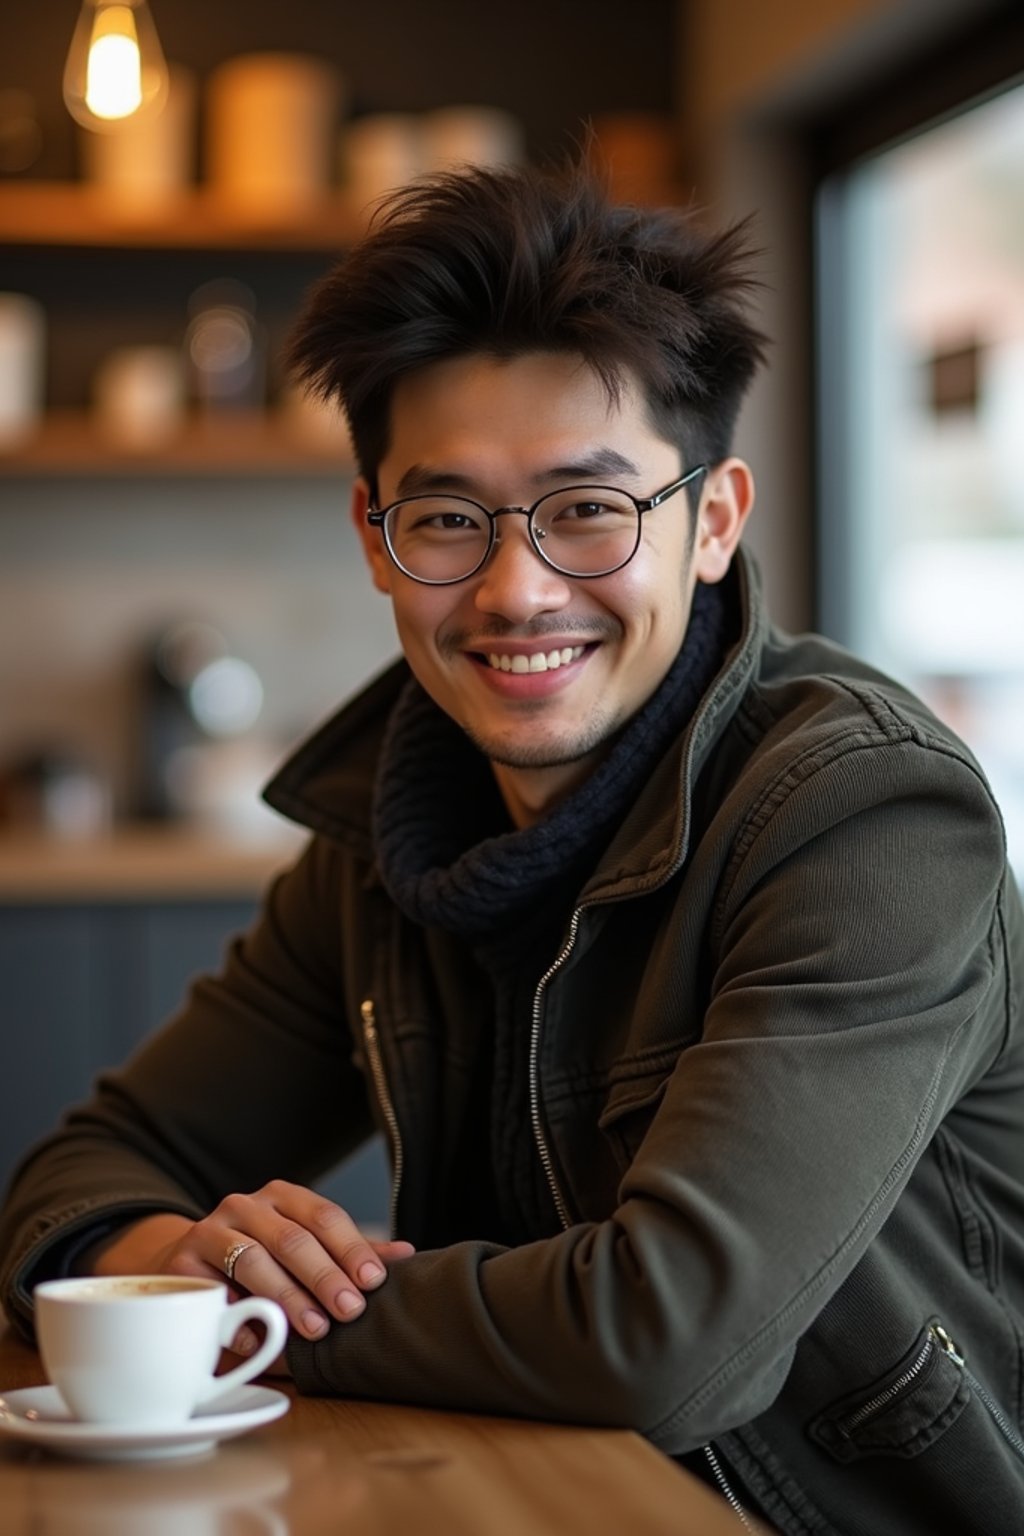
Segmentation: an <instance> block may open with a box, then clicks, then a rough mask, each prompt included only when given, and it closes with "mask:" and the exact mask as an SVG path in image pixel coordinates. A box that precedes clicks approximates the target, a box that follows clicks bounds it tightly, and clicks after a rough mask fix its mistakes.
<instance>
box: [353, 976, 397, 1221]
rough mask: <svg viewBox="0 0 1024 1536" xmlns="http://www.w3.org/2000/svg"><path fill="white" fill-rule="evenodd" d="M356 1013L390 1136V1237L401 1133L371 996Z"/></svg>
mask: <svg viewBox="0 0 1024 1536" xmlns="http://www.w3.org/2000/svg"><path fill="white" fill-rule="evenodd" d="M359 1012H360V1014H361V1015H362V1020H363V1039H364V1040H365V1041H366V1054H367V1056H368V1057H369V1059H370V1072H371V1074H372V1076H373V1085H374V1087H375V1088H376V1090H377V1101H378V1103H379V1104H380V1107H381V1111H382V1113H383V1115H384V1120H385V1123H386V1124H387V1128H388V1134H389V1136H390V1137H391V1156H392V1159H393V1170H392V1177H391V1199H390V1202H389V1206H388V1218H389V1222H390V1226H391V1236H392V1237H396V1236H397V1235H398V1193H399V1190H400V1189H401V1187H402V1169H403V1165H404V1154H403V1151H402V1133H401V1131H400V1130H399V1129H398V1116H397V1115H396V1114H395V1106H394V1105H393V1104H392V1102H391V1095H390V1093H389V1092H388V1080H387V1077H386V1076H385V1073H384V1061H383V1058H382V1057H381V1053H380V1040H379V1038H378V1036H377V1017H376V1014H375V1012H374V1007H373V998H372V997H368V998H366V999H365V1000H364V1001H363V1002H362V1003H360V1005H359Z"/></svg>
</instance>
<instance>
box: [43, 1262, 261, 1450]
mask: <svg viewBox="0 0 1024 1536" xmlns="http://www.w3.org/2000/svg"><path fill="white" fill-rule="evenodd" d="M34 1299H35V1306H36V1332H37V1335H38V1338H39V1349H40V1353H41V1355H42V1357H43V1364H44V1366H45V1367H46V1372H47V1375H48V1376H49V1378H50V1380H51V1381H52V1383H53V1385H54V1386H55V1387H56V1388H57V1390H58V1391H59V1392H60V1395H61V1397H62V1398H63V1399H64V1401H65V1402H66V1403H67V1405H68V1407H69V1409H70V1410H71V1412H72V1413H73V1414H74V1415H75V1416H76V1417H77V1418H78V1419H81V1420H82V1421H83V1422H87V1423H95V1424H131V1425H140V1424H158V1425H161V1426H164V1425H166V1426H173V1425H176V1424H183V1423H184V1422H185V1421H186V1420H187V1419H188V1418H189V1417H190V1416H191V1414H192V1413H193V1411H194V1410H195V1409H196V1408H198V1407H200V1406H201V1405H204V1404H206V1403H212V1402H213V1401H214V1400H215V1399H217V1398H220V1397H224V1396H225V1395H226V1394H227V1393H229V1392H231V1391H233V1390H234V1389H235V1388H236V1387H240V1386H241V1385H242V1383H243V1382H246V1381H250V1380H251V1379H252V1377H253V1376H258V1375H259V1373H260V1372H261V1371H264V1370H266V1368H267V1367H268V1366H269V1365H270V1364H271V1363H272V1362H273V1361H274V1360H275V1359H276V1358H277V1356H278V1355H279V1354H280V1352H281V1350H282V1348H283V1347H284V1343H285V1339H286V1338H287V1335H288V1324H287V1320H286V1318H285V1315H284V1313H283V1312H282V1310H281V1308H280V1307H279V1306H278V1305H277V1303H276V1302H275V1301H269V1300H267V1299H266V1298H265V1297H262V1296H246V1297H243V1299H242V1300H241V1301H236V1302H235V1303H234V1304H233V1305H229V1303H228V1293H227V1287H226V1286H224V1285H222V1284H221V1283H220V1282H219V1281H217V1280H192V1279H187V1278H185V1277H181V1278H178V1277H176V1276H172V1275H117V1276H109V1277H108V1276H103V1277H99V1276H94V1277H91V1278H88V1279H80V1280H47V1281H44V1282H43V1284H42V1285H37V1286H36V1288H35V1291H34ZM250 1321H254V1322H261V1323H263V1324H265V1326H266V1330H267V1336H266V1338H265V1339H264V1341H263V1343H262V1344H261V1345H260V1347H259V1348H258V1349H257V1350H256V1352H255V1353H254V1354H252V1355H250V1356H249V1358H248V1359H246V1360H244V1361H243V1362H242V1364H241V1365H239V1366H236V1367H235V1369H234V1370H232V1371H228V1372H227V1374H226V1375H224V1376H214V1374H213V1373H214V1370H215V1369H216V1366H217V1361H218V1359H219V1356H220V1351H221V1349H222V1348H225V1347H227V1346H228V1345H229V1344H230V1343H231V1341H232V1339H233V1338H234V1337H235V1335H236V1333H237V1332H238V1330H239V1328H240V1327H241V1325H242V1324H243V1323H245V1322H250Z"/></svg>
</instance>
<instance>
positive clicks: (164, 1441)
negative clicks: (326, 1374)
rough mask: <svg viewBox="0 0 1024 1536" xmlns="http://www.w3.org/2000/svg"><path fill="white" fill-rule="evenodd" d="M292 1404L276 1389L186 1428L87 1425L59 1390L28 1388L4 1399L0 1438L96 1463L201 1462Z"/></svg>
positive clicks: (255, 1390)
mask: <svg viewBox="0 0 1024 1536" xmlns="http://www.w3.org/2000/svg"><path fill="white" fill-rule="evenodd" d="M290 1407H291V1401H290V1399H289V1398H288V1397H286V1396H285V1394H284V1393H283V1392H275V1391H274V1390H273V1388H271V1387H252V1386H246V1387H238V1388H237V1389H236V1390H235V1391H234V1392H229V1393H228V1395H227V1396H226V1397H222V1398H221V1399H220V1400H219V1401H218V1402H216V1403H211V1404H210V1405H209V1407H207V1408H198V1409H197V1410H196V1412H195V1414H194V1415H193V1416H192V1418H191V1419H189V1420H187V1422H186V1423H184V1424H174V1425H169V1426H167V1427H164V1428H161V1427H160V1426H159V1425H152V1424H151V1425H137V1426H136V1425H130V1424H83V1423H82V1422H81V1421H80V1420H79V1419H76V1418H73V1417H72V1415H71V1413H70V1411H69V1410H68V1408H67V1407H66V1406H65V1403H64V1399H63V1398H62V1397H61V1395H60V1393H59V1392H58V1391H57V1388H56V1387H24V1388H21V1389H19V1390H18V1391H17V1392H5V1393H3V1395H2V1396H0V1436H3V1435H8V1436H10V1437H11V1438H12V1439H15V1440H21V1441H22V1442H24V1443H26V1444H32V1445H40V1446H45V1448H46V1449H47V1450H49V1451H59V1452H60V1454H61V1455H63V1456H84V1457H87V1458H88V1459H89V1460H91V1461H153V1460H156V1459H161V1460H164V1459H166V1458H168V1457H171V1456H198V1455H200V1454H201V1453H202V1452H203V1451H209V1450H212V1449H213V1447H214V1446H215V1445H216V1444H217V1441H218V1440H230V1439H231V1438H232V1437H233V1436H235V1435H244V1434H245V1433H246V1431H247V1430H250V1429H256V1428H257V1426H258V1425H260V1424H269V1423H270V1422H271V1420H272V1419H279V1418H280V1417H281V1415H282V1414H283V1413H287V1412H288V1409H289V1408H290Z"/></svg>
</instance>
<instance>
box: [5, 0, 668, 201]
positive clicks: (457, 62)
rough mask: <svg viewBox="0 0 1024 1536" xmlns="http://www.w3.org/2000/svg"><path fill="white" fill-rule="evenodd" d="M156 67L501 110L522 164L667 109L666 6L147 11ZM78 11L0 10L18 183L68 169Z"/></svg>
mask: <svg viewBox="0 0 1024 1536" xmlns="http://www.w3.org/2000/svg"><path fill="white" fill-rule="evenodd" d="M150 8H151V11H152V14H153V18H154V20H155V22H156V25H157V30H158V31H159V34H160V38H161V41H162V43H163V46H164V51H165V53H166V54H167V56H168V58H169V59H171V60H175V61H177V62H179V63H182V64H187V65H189V66H191V67H192V68H193V69H195V70H197V71H198V72H199V74H200V76H202V75H204V74H205V73H206V72H207V71H208V70H209V69H211V68H212V67H213V66H214V65H216V64H218V63H220V62H221V61H222V60H223V59H226V58H228V57H230V56H231V55H233V54H237V53H247V52H250V51H253V50H258V49H282V50H293V51H299V52H302V51H309V52H314V53H318V54H321V55H323V56H325V57H327V58H330V59H331V60H333V61H334V62H335V63H336V64H337V65H338V66H339V67H340V69H341V71H342V73H343V75H344V77H345V79H346V81H347V84H348V92H349V101H350V106H351V109H352V111H354V112H368V111H382V110H414V111H418V110H425V109H429V108H431V107H438V106H444V105H450V104H453V103H459V104H467V103H468V104H473V105H487V106H496V107H504V108H506V109H508V110H510V111H512V112H514V113H516V115H517V116H518V117H519V118H520V119H521V121H522V122H523V123H524V125H525V128H526V135H527V147H528V150H529V152H530V154H531V155H532V156H533V157H543V156H546V155H549V154H557V153H558V152H559V151H561V150H564V149H565V148H566V147H567V146H568V145H569V144H570V143H571V142H572V140H573V138H574V136H576V135H578V134H579V131H580V125H581V123H582V122H583V121H585V120H586V118H587V117H588V116H590V115H592V114H598V113H602V112H612V111H628V110H637V109H642V110H648V111H669V110H671V109H672V107H673V104H674V103H673V75H674V73H675V68H674V66H675V49H674V35H675V27H676V24H677V16H678V11H679V4H678V0H630V3H629V5H628V6H626V5H624V4H623V0H516V3H515V4H514V5H507V6H484V5H482V4H481V3H480V0H435V3H429V0H381V3H379V4H369V5H368V4H358V5H357V4H352V3H349V4H341V3H333V4H332V3H328V0H284V3H282V0H150ZM78 9H79V6H78V0H36V3H35V4H33V5H24V6H21V5H18V6H15V5H13V4H5V5H2V6H0V90H3V89H4V88H6V87H21V88H24V89H28V90H29V91H31V92H32V94H33V96H34V98H35V105H36V112H37V116H38V120H39V122H40V125H41V127H42V130H43V145H42V150H41V153H40V156H39V158H38V159H37V160H36V162H35V164H34V165H33V166H32V167H31V168H30V169H29V170H28V171H27V172H26V174H28V175H31V176H56V177H61V176H69V175H71V174H73V172H74V170H75V145H74V130H73V124H72V123H71V120H70V119H69V117H68V116H67V113H66V112H65V111H64V108H63V105H62V102H61V95H60V90H61V74H62V71H63V64H64V56H65V54H66V53H67V48H68V44H69V42H70V40H71V34H72V32H73V30H74V25H75V20H76V17H77V15H78Z"/></svg>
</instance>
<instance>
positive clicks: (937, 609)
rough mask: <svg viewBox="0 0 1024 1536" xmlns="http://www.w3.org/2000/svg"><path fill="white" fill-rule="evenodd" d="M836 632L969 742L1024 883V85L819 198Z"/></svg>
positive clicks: (829, 621)
mask: <svg viewBox="0 0 1024 1536" xmlns="http://www.w3.org/2000/svg"><path fill="white" fill-rule="evenodd" d="M816 247H817V268H818V277H819V281H818V285H817V291H818V296H819V297H818V306H819V307H818V317H817V319H818V325H817V329H818V335H819V367H818V373H819V383H820V399H819V405H820V442H819V464H820V477H819V495H820V505H821V522H820V540H819V543H820V555H821V559H820V575H821V590H820V618H821V624H822V627H823V628H825V629H826V630H827V631H828V632H830V633H832V634H833V635H835V636H836V637H837V638H839V639H840V640H842V641H843V642H844V643H846V644H849V645H850V646H851V648H853V649H854V650H856V651H858V652H859V653H860V654H862V655H864V656H866V657H867V658H868V659H869V660H871V661H873V662H875V663H876V664H877V665H878V666H880V667H882V668H884V669H885V670H886V671H888V672H890V673H892V674H894V675H895V676H897V677H899V678H901V679H902V680H904V681H905V682H907V683H909V684H910V686H912V687H913V688H914V689H916V691H918V692H919V693H920V694H922V696H923V697H924V698H925V699H926V700H927V701H928V702H929V703H930V704H931V706H932V707H933V709H935V711H936V713H938V714H939V715H940V716H942V717H943V718H944V719H945V720H947V721H948V722H949V724H950V725H952V726H953V728H954V729H955V730H956V731H957V732H958V733H959V734H960V735H961V736H962V737H963V738H964V739H965V740H966V741H967V742H968V744H969V745H970V746H971V747H972V748H973V750H974V751H975V753H976V755H977V756H978V758H979V759H980V761H981V763H982V766H983V767H984V769H985V771H986V773H987V774H988V777H989V779H990V781H991V783H992V786H993V789H994V791H995V794H996V797H997V799H998V800H999V802H1000V805H1001V807H1002V809H1003V814H1004V817H1005V819H1006V824H1007V836H1008V840H1009V844H1010V857H1011V861H1012V863H1013V865H1014V868H1015V870H1016V872H1017V874H1018V877H1019V878H1021V879H1024V83H1018V84H1016V85H1014V86H1012V87H1009V88H1007V89H1005V90H1004V91H1003V92H1002V93H1001V94H999V95H998V96H994V97H992V98H990V99H988V100H985V101H982V102H979V103H977V104H975V105H973V106H971V107H969V108H967V109H965V110H963V111H961V112H960V113H959V114H958V115H957V116H955V117H951V118H948V119H947V120H944V121H941V122H938V123H936V124H934V125H932V126H929V127H926V128H924V129H922V130H920V131H919V132H917V133H916V134H915V135H914V136H913V137H910V138H907V139H905V140H903V141H902V142H899V143H897V144H894V145H892V146H890V147H887V148H884V149H881V150H879V151H878V152H876V153H874V154H872V155H870V156H867V157H864V158H862V159H861V160H860V161H858V162H857V163H855V164H853V165H850V166H848V167H846V168H845V169H843V170H842V171H839V172H836V173H834V174H833V175H831V176H830V177H829V178H828V179H827V180H826V181H825V182H823V184H822V186H821V188H820V191H819V194H818V197H817V206H816Z"/></svg>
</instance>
